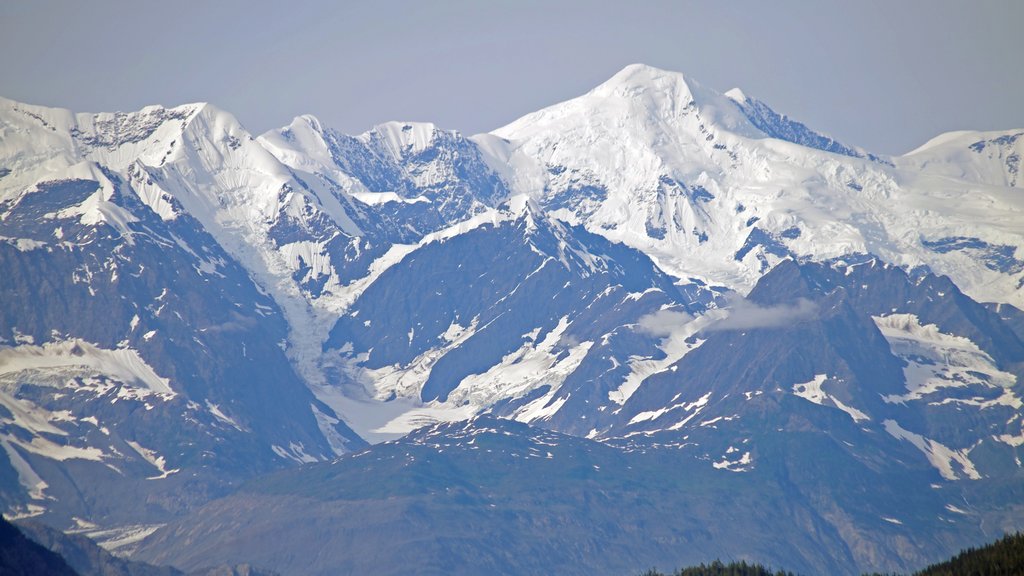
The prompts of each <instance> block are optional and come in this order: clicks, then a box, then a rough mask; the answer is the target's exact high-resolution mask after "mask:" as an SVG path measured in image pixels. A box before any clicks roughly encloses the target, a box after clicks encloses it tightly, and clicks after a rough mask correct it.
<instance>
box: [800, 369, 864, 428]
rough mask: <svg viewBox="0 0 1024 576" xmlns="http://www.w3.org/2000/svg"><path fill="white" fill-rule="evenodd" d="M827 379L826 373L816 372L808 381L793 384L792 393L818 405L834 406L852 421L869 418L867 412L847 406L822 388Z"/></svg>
mask: <svg viewBox="0 0 1024 576" xmlns="http://www.w3.org/2000/svg"><path fill="white" fill-rule="evenodd" d="M828 379H829V377H828V375H826V374H816V375H815V376H814V378H813V379H812V380H811V381H810V382H804V383H801V384H794V385H793V394H794V395H796V396H799V397H800V398H803V399H804V400H807V401H809V402H813V403H814V404H817V405H819V406H830V405H831V406H834V407H835V408H838V409H840V410H842V411H843V412H846V413H847V414H849V415H850V418H853V421H854V422H861V421H865V420H871V418H870V417H868V415H867V414H865V413H863V412H861V411H860V410H858V409H856V408H854V407H852V406H847V405H846V404H844V403H843V402H842V401H841V400H839V399H838V398H836V397H835V396H832V395H831V394H829V393H828V392H826V391H825V390H824V389H822V384H824V383H825V382H826V381H827V380H828Z"/></svg>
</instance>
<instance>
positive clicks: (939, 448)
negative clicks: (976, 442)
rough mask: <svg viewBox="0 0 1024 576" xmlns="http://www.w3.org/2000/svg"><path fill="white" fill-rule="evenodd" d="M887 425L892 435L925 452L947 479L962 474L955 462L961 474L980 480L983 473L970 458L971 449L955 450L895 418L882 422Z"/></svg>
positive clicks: (956, 478) (932, 463) (955, 477)
mask: <svg viewBox="0 0 1024 576" xmlns="http://www.w3.org/2000/svg"><path fill="white" fill-rule="evenodd" d="M882 425H883V426H885V431H886V432H888V433H889V435H890V436H892V437H893V438H896V439H898V440H906V441H907V442H910V443H911V444H913V445H914V446H915V447H916V448H917V449H918V450H920V451H921V452H922V453H924V455H925V457H927V458H928V462H930V463H931V465H932V466H934V467H935V469H936V470H938V471H939V474H941V475H942V477H943V478H945V479H946V480H958V479H959V478H960V476H958V475H957V470H955V469H954V464H955V465H956V467H957V468H959V472H960V474H963V475H964V476H965V477H967V478H970V479H971V480H980V479H981V474H979V473H978V470H977V469H976V468H975V467H974V463H973V462H971V460H970V457H969V456H970V452H971V450H970V449H966V450H954V449H952V448H949V447H947V446H944V445H943V444H940V443H938V442H936V441H935V440H931V439H929V438H925V437H924V436H922V435H920V434H916V433H914V432H910V431H909V430H905V429H904V428H903V427H901V426H900V425H899V424H898V423H897V422H896V421H895V420H885V421H884V422H882Z"/></svg>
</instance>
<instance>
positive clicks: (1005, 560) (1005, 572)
mask: <svg viewBox="0 0 1024 576" xmlns="http://www.w3.org/2000/svg"><path fill="white" fill-rule="evenodd" d="M1020 574H1024V533H1018V534H1013V535H1010V536H1004V537H1003V538H1002V539H1000V540H997V541H996V542H994V543H992V544H989V545H988V546H983V547H981V548H968V549H967V550H964V551H963V552H961V553H960V554H958V555H957V556H955V557H954V558H953V559H951V560H948V561H946V562H942V563H940V564H934V565H932V566H929V567H927V568H925V569H924V570H921V571H920V572H918V573H917V574H915V575H914V576H1019V575H1020Z"/></svg>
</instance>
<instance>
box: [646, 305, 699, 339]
mask: <svg viewBox="0 0 1024 576" xmlns="http://www.w3.org/2000/svg"><path fill="white" fill-rule="evenodd" d="M692 321H693V316H690V315H689V314H687V313H686V312H679V311H676V310H658V311H657V312H654V313H651V314H648V315H646V316H642V317H641V318H640V320H638V321H637V323H636V327H637V330H638V331H639V332H643V333H644V334H649V335H651V336H656V337H659V338H662V337H667V336H671V335H672V334H674V333H675V332H677V331H679V329H680V328H682V327H683V326H686V325H687V324H689V323H690V322H692Z"/></svg>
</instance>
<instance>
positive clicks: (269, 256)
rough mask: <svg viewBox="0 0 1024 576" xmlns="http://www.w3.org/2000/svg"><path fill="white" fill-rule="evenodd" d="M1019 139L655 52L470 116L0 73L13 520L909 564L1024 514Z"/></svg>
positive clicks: (119, 547) (443, 562)
mask: <svg viewBox="0 0 1024 576" xmlns="http://www.w3.org/2000/svg"><path fill="white" fill-rule="evenodd" d="M1022 135H1024V130H1011V131H1003V132H956V133H950V134H944V135H941V136H938V137H936V138H934V139H932V140H931V141H929V142H928V143H926V144H924V145H923V146H921V147H920V148H918V149H916V150H914V151H911V152H909V153H907V154H904V155H901V156H884V155H877V154H873V153H871V152H870V151H867V150H863V149H860V148H858V147H855V146H851V145H847V144H844V143H841V142H837V141H836V140H834V139H832V138H830V137H828V136H825V135H823V134H820V133H818V132H815V131H814V130H813V129H812V128H809V127H808V126H806V125H804V124H802V123H800V122H798V121H796V120H793V119H791V118H789V117H787V116H785V115H783V114H780V113H778V112H776V111H774V110H773V109H772V108H770V107H769V106H768V105H767V104H765V103H763V102H761V101H759V100H756V99H754V98H751V97H749V96H747V95H746V94H744V93H743V92H742V91H741V90H739V89H733V90H730V91H728V92H725V93H719V92H716V91H715V90H712V89H709V88H705V87H703V86H701V85H700V84H699V83H698V82H696V81H694V80H692V79H690V78H688V77H684V76H683V75H682V74H679V73H675V72H669V71H664V70H659V69H656V68H652V67H649V66H644V65H632V66H628V67H627V68H625V69H623V70H622V71H620V72H619V73H617V74H616V75H614V76H613V77H612V78H611V79H609V80H608V81H607V82H605V83H603V84H601V85H600V86H598V87H596V88H594V89H593V90H591V91H590V92H588V93H587V94H584V95H582V96H580V97H578V98H575V99H572V100H569V101H566V102H562V103H559V104H555V105H553V106H551V107H549V108H545V109H543V110H540V111H538V112H535V113H532V114H529V115H527V116H525V117H523V118H521V119H519V120H517V121H515V122H513V123H511V124H509V125H507V126H505V127H502V128H499V129H497V130H494V131H493V132H491V133H487V134H479V135H475V136H470V137H467V136H464V135H462V134H459V133H458V132H454V131H446V130H443V129H440V128H438V127H436V126H434V125H432V124H425V123H398V122H393V123H387V124H383V125H380V126H377V127H374V128H372V129H371V130H369V131H368V132H366V133H364V134H360V135H358V136H349V135H345V134H341V133H339V132H337V131H334V130H332V129H330V128H328V127H325V126H323V125H322V124H321V123H320V122H319V121H318V120H317V119H316V118H314V117H311V116H300V117H298V118H296V119H295V120H294V121H293V122H292V123H291V124H289V125H288V126H286V127H284V128H281V129H278V130H272V131H270V132H268V133H266V134H263V135H258V136H257V135H253V134H250V133H249V132H248V131H246V129H245V128H244V127H243V126H242V125H241V124H240V123H239V122H238V121H237V120H236V119H235V118H234V117H233V116H232V115H231V114H229V113H228V112H225V111H222V110H219V109H217V108H216V107H214V106H212V105H210V104H188V105H184V106H178V107H174V108H164V107H160V106H152V107H147V108H144V109H143V110H140V111H138V112H132V113H103V114H81V113H72V112H70V111H66V110H60V109H52V108H43V107H39V106H32V105H28V104H22V103H18V102H14V101H10V100H3V99H0V295H2V298H0V445H2V446H3V455H2V456H0V502H2V505H3V507H4V510H5V516H7V517H8V518H25V517H32V518H33V519H34V521H41V522H44V523H46V524H48V525H50V526H53V527H55V528H58V529H60V530H63V531H66V532H71V533H75V534H85V535H87V536H89V537H91V538H93V539H95V540H97V541H98V542H100V543H101V544H102V545H103V546H104V547H106V548H107V549H108V550H111V551H114V552H115V553H117V554H120V555H124V556H131V557H132V558H133V559H139V560H144V561H148V562H153V563H161V564H173V565H175V567H176V568H179V569H182V570H197V569H200V568H203V567H207V566H212V565H220V564H228V565H236V564H242V563H252V564H253V565H256V566H262V567H265V568H268V569H271V570H276V571H278V572H280V573H282V574H286V575H287V574H337V573H353V574H355V573H370V572H372V573H378V574H388V573H399V572H402V571H405V570H407V569H408V567H409V566H410V563H412V562H416V563H417V564H415V565H416V566H418V567H419V568H421V569H420V570H418V572H420V573H445V574H453V573H466V574H473V573H480V572H482V571H484V570H487V571H491V572H500V573H509V574H513V573H514V574H534V573H537V572H539V571H545V570H546V571H548V572H553V573H565V574H574V573H579V574H595V573H596V574H622V573H630V572H637V571H639V570H642V569H646V568H649V567H651V566H652V565H658V566H660V567H663V568H671V567H673V566H679V565H686V564H697V563H700V562H704V561H709V560H712V559H714V558H715V557H719V558H723V559H744V560H751V561H756V562H764V563H771V564H776V565H780V566H786V567H787V568H789V569H793V570H796V571H798V572H804V573H812V574H813V573H831V574H847V573H850V574H853V573H859V572H860V571H894V570H899V571H909V570H913V569H916V568H919V567H921V566H924V565H926V564H928V563H930V562H934V561H937V560H938V559H941V558H943V557H946V556H949V555H950V554H952V553H954V552H955V551H957V550H959V549H961V548H964V547H967V546H970V545H975V544H978V543H980V542H984V541H987V540H991V539H992V537H993V536H997V535H999V534H1001V533H1002V532H1003V531H1014V530H1019V529H1021V528H1022V527H1024V526H1022V524H1024V522H1022V518H1024V492H1022V491H1021V489H1020V487H1021V486H1024V483H1022V482H1021V481H1022V479H1024V472H1022V464H1021V455H1020V451H1021V446H1022V445H1024V419H1022V408H1024V402H1022V400H1021V398H1022V395H1024V388H1022V383H1021V381H1020V379H1021V376H1022V375H1024V312H1022V311H1021V308H1024V249H1022V248H1021V246H1024V196H1022V195H1021V185H1022V184H1024V183H1022V182H1021V180H1020V156H1021V153H1022V152H1024V139H1021V136H1022ZM197 543H202V544H197ZM314 552H315V553H314Z"/></svg>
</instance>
